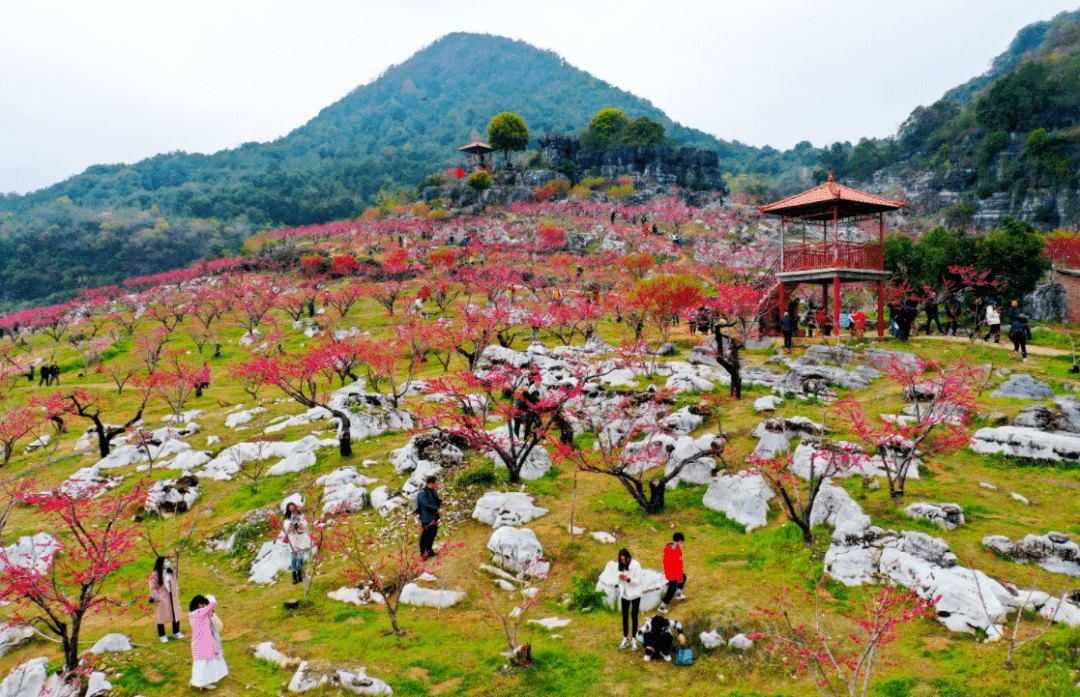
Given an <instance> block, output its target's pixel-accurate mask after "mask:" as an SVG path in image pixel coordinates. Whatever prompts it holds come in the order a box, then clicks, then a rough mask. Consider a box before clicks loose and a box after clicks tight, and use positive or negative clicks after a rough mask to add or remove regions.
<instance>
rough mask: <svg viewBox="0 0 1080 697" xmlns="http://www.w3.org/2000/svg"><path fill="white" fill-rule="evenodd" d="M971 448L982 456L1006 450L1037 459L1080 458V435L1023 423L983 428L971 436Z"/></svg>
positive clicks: (1005, 452) (1015, 454)
mask: <svg viewBox="0 0 1080 697" xmlns="http://www.w3.org/2000/svg"><path fill="white" fill-rule="evenodd" d="M969 447H970V448H971V449H972V450H974V451H975V452H977V453H979V454H980V455H993V454H995V453H1003V454H1005V455H1009V456H1012V457H1027V458H1031V459H1034V460H1080V434H1072V433H1063V432H1060V431H1057V432H1052V433H1051V432H1047V431H1040V430H1038V429H1034V428H1023V427H1020V426H998V427H997V428H980V429H979V430H977V431H975V434H974V435H973V436H971V444H970V446H969Z"/></svg>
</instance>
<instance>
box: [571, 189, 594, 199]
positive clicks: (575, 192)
mask: <svg viewBox="0 0 1080 697" xmlns="http://www.w3.org/2000/svg"><path fill="white" fill-rule="evenodd" d="M590 196H592V189H590V188H589V187H587V186H575V187H574V188H572V189H570V194H569V198H572V199H577V200H582V199H586V198H589V197H590Z"/></svg>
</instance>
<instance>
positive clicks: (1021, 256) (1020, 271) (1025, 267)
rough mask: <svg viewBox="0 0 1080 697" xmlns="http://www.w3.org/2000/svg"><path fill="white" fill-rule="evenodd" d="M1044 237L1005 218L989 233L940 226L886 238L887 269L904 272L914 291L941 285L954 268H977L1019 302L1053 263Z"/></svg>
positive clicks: (1028, 224) (1026, 226) (1031, 226)
mask: <svg viewBox="0 0 1080 697" xmlns="http://www.w3.org/2000/svg"><path fill="white" fill-rule="evenodd" d="M1043 246H1044V242H1043V238H1042V235H1041V234H1039V231H1038V229H1037V228H1035V226H1034V225H1032V224H1031V223H1027V222H1023V221H1020V220H1015V219H1013V218H1009V217H1007V218H1005V219H1004V220H1003V221H1002V226H1001V227H1000V228H998V229H995V230H991V231H989V232H988V233H986V234H985V235H978V236H972V235H968V234H967V233H966V232H964V231H962V230H946V229H945V228H942V227H939V228H936V229H934V230H933V231H932V232H928V233H927V234H925V235H923V236H922V237H921V238H920V239H918V240H916V239H913V238H911V237H909V236H907V235H900V234H898V235H890V236H889V237H886V238H885V268H886V270H888V271H892V272H894V273H897V274H902V275H903V276H904V278H906V279H907V281H908V282H909V283H910V284H911V287H912V288H921V287H922V286H923V284H927V285H929V286H931V287H934V288H939V287H941V284H942V281H943V280H944V279H945V278H946V277H947V276H948V269H949V267H950V266H969V265H974V266H975V268H976V270H979V271H983V270H989V271H990V272H991V273H992V274H993V277H994V278H997V279H1001V280H1004V281H1006V282H1007V283H1008V286H1007V288H1006V290H1005V295H1006V297H1008V298H1019V297H1021V296H1023V295H1025V294H1027V293H1029V292H1031V291H1032V290H1033V289H1034V288H1035V284H1036V283H1038V282H1039V280H1040V279H1041V278H1042V276H1043V274H1045V273H1046V271H1047V270H1048V269H1049V268H1050V261H1049V260H1048V259H1047V258H1046V257H1045V256H1043Z"/></svg>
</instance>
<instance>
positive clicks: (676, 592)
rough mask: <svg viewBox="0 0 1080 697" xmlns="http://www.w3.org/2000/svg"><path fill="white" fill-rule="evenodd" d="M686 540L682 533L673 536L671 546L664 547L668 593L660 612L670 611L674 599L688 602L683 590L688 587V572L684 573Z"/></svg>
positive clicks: (661, 604) (665, 595) (661, 602)
mask: <svg viewBox="0 0 1080 697" xmlns="http://www.w3.org/2000/svg"><path fill="white" fill-rule="evenodd" d="M685 539H686V538H685V537H684V536H683V534H682V533H681V532H677V533H675V534H674V535H672V536H671V544H669V545H668V546H666V547H664V578H666V579H667V592H665V593H664V599H663V600H662V601H660V608H659V610H660V612H667V611H668V603H670V602H671V599H672V598H678V599H679V600H686V596H685V595H684V594H683V588H685V587H686V572H685V571H683V560H682V543H683V540H685Z"/></svg>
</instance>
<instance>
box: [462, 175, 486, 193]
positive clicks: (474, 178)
mask: <svg viewBox="0 0 1080 697" xmlns="http://www.w3.org/2000/svg"><path fill="white" fill-rule="evenodd" d="M466 183H467V184H468V185H469V186H470V187H472V188H473V189H474V190H476V192H477V193H479V192H481V191H487V190H488V189H490V188H491V175H490V174H488V173H487V172H485V171H484V170H480V171H479V172H473V173H472V174H470V175H469V179H468V181H467V182H466Z"/></svg>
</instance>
